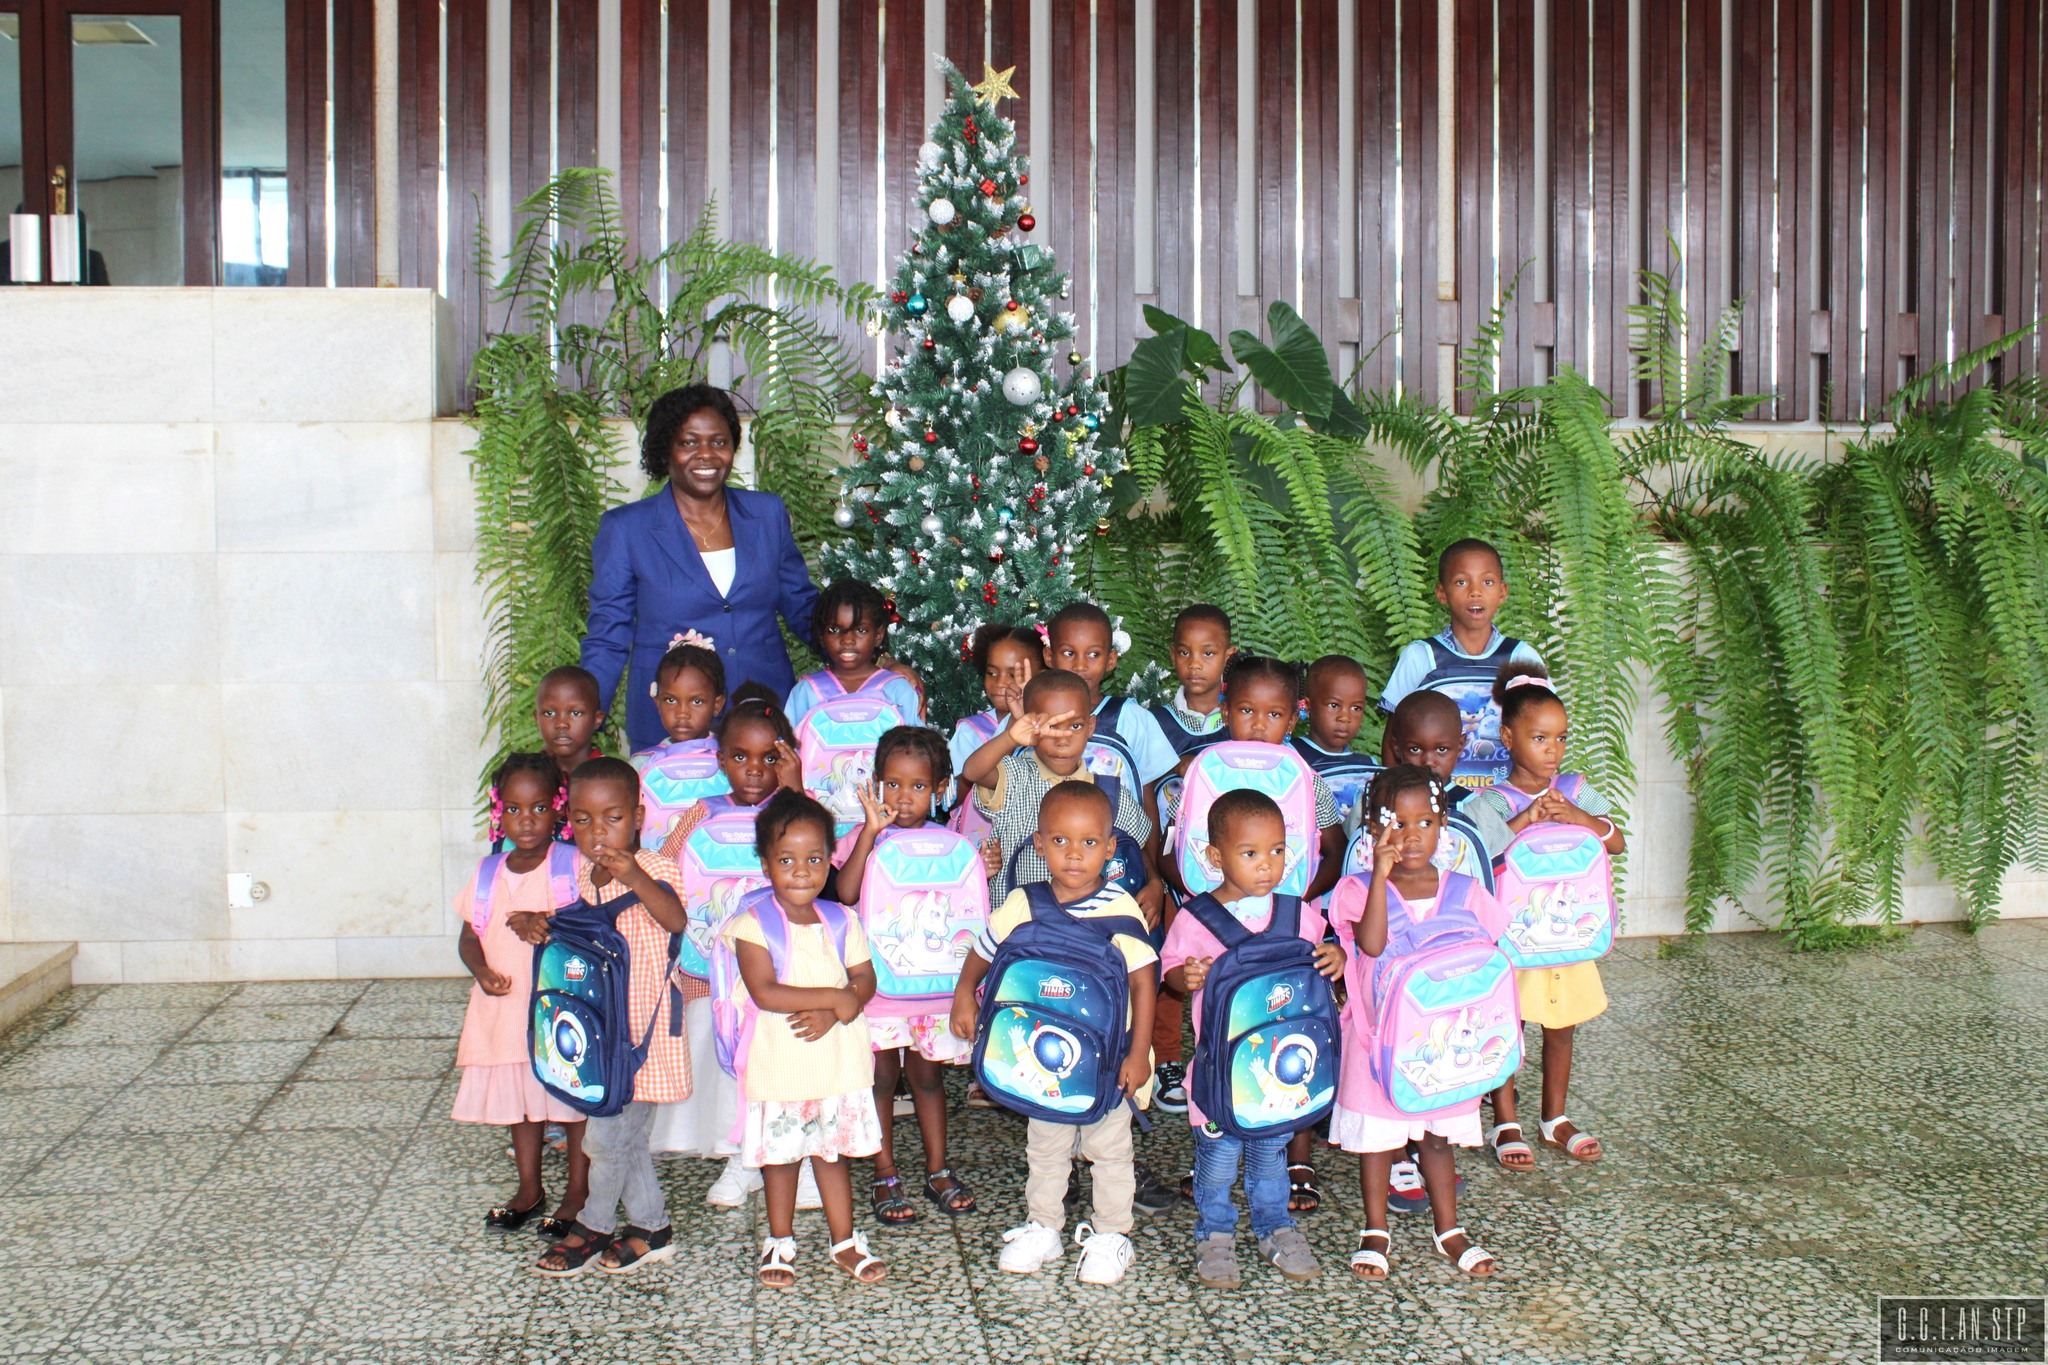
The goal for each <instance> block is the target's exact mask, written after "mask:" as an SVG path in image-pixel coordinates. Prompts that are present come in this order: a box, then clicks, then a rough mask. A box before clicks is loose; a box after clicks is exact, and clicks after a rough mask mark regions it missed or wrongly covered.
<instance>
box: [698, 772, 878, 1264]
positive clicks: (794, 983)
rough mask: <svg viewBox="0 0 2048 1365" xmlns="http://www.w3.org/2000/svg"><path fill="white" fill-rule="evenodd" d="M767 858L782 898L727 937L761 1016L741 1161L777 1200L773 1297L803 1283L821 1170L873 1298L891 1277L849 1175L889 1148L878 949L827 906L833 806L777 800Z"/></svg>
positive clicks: (762, 836) (746, 915)
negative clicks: (802, 1214) (853, 1165)
mask: <svg viewBox="0 0 2048 1365" xmlns="http://www.w3.org/2000/svg"><path fill="white" fill-rule="evenodd" d="M754 847H755V849H756V851H757V852H759V854H760V856H761V866H762V867H763V868H764V869H765V870H766V872H767V874H768V881H769V884H770V885H771V886H772V887H773V888H774V894H773V895H772V896H768V897H761V898H756V899H752V900H750V901H749V902H748V905H749V907H750V908H749V909H747V910H744V911H742V912H741V913H740V914H738V915H736V916H734V918H733V919H732V921H731V922H730V923H729V924H727V925H726V927H725V930H724V936H725V939H726V941H727V942H728V943H730V944H731V945H732V948H733V953H734V956H735V957H736V958H737V959H738V962H739V972H740V978H741V981H742V983H743V988H744V990H745V991H746V994H747V996H748V997H749V998H750V999H751V1001H752V1003H753V1005H754V1008H755V1009H756V1010H758V1011H759V1013H758V1015H757V1016H756V1017H755V1019H754V1021H753V1026H752V1029H751V1032H750V1033H748V1034H746V1035H743V1036H745V1038H746V1046H747V1052H746V1056H745V1058H744V1059H743V1060H742V1063H741V1070H742V1074H743V1075H744V1077H745V1080H744V1082H743V1085H742V1090H743V1092H744V1101H745V1105H746V1109H745V1118H744V1122H743V1133H744V1136H743V1138H742V1142H741V1156H742V1158H743V1159H744V1160H745V1161H746V1163H747V1165H748V1166H750V1167H755V1168H758V1169H759V1170H760V1171H761V1173H762V1175H763V1177H764V1178H765V1180H766V1183H767V1186H768V1236H767V1238H766V1240H764V1241H763V1242H762V1243H761V1266H760V1276H761V1283H763V1284H766V1285H772V1286H774V1287H776V1288H788V1287H789V1286H790V1285H793V1284H795V1283H796V1237H795V1214H796V1187H797V1166H798V1164H799V1163H800V1162H803V1161H805V1160H807V1159H809V1160H811V1161H812V1162H813V1168H814V1169H815V1171H816V1172H817V1180H818V1189H819V1191H820V1193H821V1194H822V1195H823V1196H824V1204H825V1222H826V1224H827V1225H828V1226H829V1227H830V1228H831V1230H832V1246H831V1249H830V1252H829V1255H830V1256H831V1259H832V1263H833V1264H834V1265H836V1266H838V1267H839V1268H840V1269H841V1270H844V1271H845V1272H846V1273H847V1274H849V1275H851V1276H853V1278H854V1279H856V1280H858V1281H859V1282H860V1283H862V1284H874V1283H876V1282H877V1281H879V1280H881V1279H882V1277H883V1276H884V1275H885V1274H886V1273H887V1267H886V1266H884V1265H883V1264H882V1262H881V1261H879V1260H877V1259H876V1258H875V1257H873V1256H871V1255H869V1254H868V1245H867V1239H866V1238H864V1237H863V1236H861V1235H860V1234H859V1233H858V1232H855V1231H854V1229H853V1184H852V1180H851V1178H850V1177H849V1175H848V1173H847V1166H846V1161H845V1158H847V1157H850V1156H872V1155H874V1153H875V1152H876V1151H878V1150H879V1149H880V1148H881V1145H882V1132H881V1127H882V1125H881V1121H880V1120H879V1119H878V1118H877V1117H876V1114H875V1096H874V1090H873V1085H874V1074H875V1063H874V1052H873V1050H872V1049H871V1048H870V1046H869V1042H868V1028H867V1021H866V1019H865V1018H864V1017H863V1016H862V1014H861V1009H862V1007H863V1006H865V1005H866V1004H867V1002H868V999H869V998H870V997H871V996H873V995H874V993H875V972H874V968H873V967H871V966H869V965H868V944H867V935H866V934H865V933H864V932H862V930H861V926H860V919H859V917H858V916H855V915H850V914H848V913H847V912H846V910H845V909H844V908H843V907H841V906H836V905H832V904H831V903H830V902H821V901H820V899H819V898H820V897H821V896H822V895H823V894H824V891H825V887H826V884H827V883H828V882H829V881H830V880H831V877H832V859H831V855H832V816H831V813H830V812H828V811H827V810H826V809H825V808H824V807H823V806H821V805H819V804H818V803H817V802H816V801H814V800H812V799H811V798H810V797H808V796H805V795H803V794H802V793H801V792H777V793H776V794H775V796H774V797H773V798H771V799H770V800H769V802H768V804H767V805H766V806H765V807H763V808H762V811H761V815H760V818H759V819H758V821H757V822H756V824H755V835H754ZM821 906H822V907H823V908H822V909H821ZM771 915H772V916H775V917H777V918H778V919H779V920H780V921H781V923H780V925H779V926H778V929H777V937H778V938H779V939H780V940H781V941H782V942H783V943H784V944H785V945H786V947H785V951H784V953H783V960H782V962H781V964H780V965H779V967H778V964H777V962H776V960H775V955H774V954H772V953H771V951H770V949H769V946H768V944H769V938H768V933H769V931H768V930H767V929H766V928H764V927H763V917H764V916H771Z"/></svg>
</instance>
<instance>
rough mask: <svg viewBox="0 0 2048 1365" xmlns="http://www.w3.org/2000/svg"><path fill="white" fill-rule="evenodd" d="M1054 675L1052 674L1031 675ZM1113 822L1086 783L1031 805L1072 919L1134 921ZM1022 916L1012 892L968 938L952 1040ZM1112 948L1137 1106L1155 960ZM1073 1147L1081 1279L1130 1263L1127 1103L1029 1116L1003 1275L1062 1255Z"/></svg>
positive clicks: (960, 1034)
mask: <svg viewBox="0 0 2048 1365" xmlns="http://www.w3.org/2000/svg"><path fill="white" fill-rule="evenodd" d="M1052 676H1055V674H1051V673H1041V674H1040V675H1039V677H1040V678H1045V677H1052ZM1034 681H1036V679H1034ZM1064 685H1065V686H1069V687H1071V686H1073V684H1072V683H1067V684H1064ZM1113 819H1114V812H1113V811H1112V810H1111V808H1110V804H1109V797H1108V795H1107V794H1106V793H1104V792H1103V790H1102V789H1101V788H1100V787H1099V786H1096V785H1094V784H1092V783H1089V782H1084V781H1079V780H1070V781H1065V782H1061V783H1059V784H1058V785H1056V786H1054V787H1053V788H1052V789H1051V790H1050V791H1048V792H1046V793H1045V796H1044V799H1043V800H1042V801H1040V802H1039V803H1038V829H1037V831H1036V832H1035V833H1033V835H1032V836H1031V838H1032V844H1033V847H1034V849H1035V850H1036V856H1037V859H1038V861H1039V863H1040V864H1041V865H1043V866H1044V867H1045V868H1046V870H1047V880H1048V881H1049V882H1050V884H1051V886H1052V893H1053V898H1054V899H1055V900H1057V901H1058V902H1059V904H1060V905H1061V906H1062V907H1063V908H1064V909H1065V910H1066V911H1067V913H1068V914H1070V915H1073V916H1075V917H1076V918H1080V919H1091V918H1101V917H1111V916H1125V917H1133V918H1135V917H1136V915H1137V913H1138V911H1137V904H1136V902H1134V901H1133V900H1132V899H1131V897H1130V896H1129V895H1128V894H1127V893H1125V892H1122V891H1119V890H1117V889H1116V888H1114V887H1112V886H1109V885H1108V884H1107V883H1106V881H1105V879H1104V877H1103V869H1104V867H1105V866H1106V865H1107V863H1108V861H1109V856H1110V852H1111V850H1112V849H1114V848H1115V846H1116V826H1115V824H1114V823H1113ZM1030 918H1031V902H1030V898H1029V897H1028V896H1026V894H1025V893H1024V891H1023V889H1022V888H1019V889H1017V890H1015V891H1012V892H1010V893H1009V895H1008V896H1007V897H1006V898H1005V899H1004V901H1003V902H1002V904H1001V905H1000V906H998V907H997V908H996V910H995V911H994V913H992V914H991V915H990V916H989V921H988V929H987V930H986V931H985V932H984V933H983V934H982V935H981V936H980V937H979V938H977V939H976V940H975V943H974V948H973V951H971V952H969V953H968V955H967V962H966V964H965V965H964V966H963V967H962V968H961V971H960V985H959V987H958V989H956V990H955V991H954V993H953V1014H952V1028H953V1036H954V1037H956V1038H961V1039H971V1038H973V1037H974V1033H975V1024H976V1015H977V1009H976V1000H975V992H976V990H977V988H979V987H980V985H981V980H982V978H983V977H984V976H985V975H987V973H988V969H989V966H990V965H991V964H992V963H993V962H994V961H995V956H996V949H997V945H999V944H1000V943H1001V942H1002V941H1003V940H1004V939H1005V938H1007V937H1008V936H1009V935H1010V934H1011V933H1013V932H1014V931H1015V930H1016V929H1017V928H1018V927H1019V926H1020V925H1022V924H1024V923H1026V922H1027V921H1029V920H1030ZM1115 943H1116V945H1117V947H1118V949H1119V950H1120V951H1121V952H1122V953H1123V957H1124V964H1125V966H1127V967H1128V968H1129V969H1130V1006H1129V1012H1128V1014H1127V1016H1126V1023H1127V1025H1128V1027H1129V1030H1130V1050H1129V1052H1128V1053H1127V1055H1126V1056H1125V1057H1124V1059H1123V1065H1122V1066H1121V1067H1120V1068H1118V1072H1117V1080H1118V1084H1119V1085H1120V1086H1121V1087H1122V1089H1123V1091H1124V1093H1125V1094H1126V1095H1128V1096H1131V1097H1133V1098H1134V1099H1135V1100H1136V1101H1137V1102H1138V1103H1140V1104H1142V1103H1143V1102H1144V1098H1145V1096H1144V1091H1145V1090H1146V1089H1147V1088H1149V1086H1150V1084H1151V1080H1152V1062H1151V1057H1150V1052H1151V1038H1152V997H1153V994H1154V991H1155V989H1156V987H1157V970H1156V967H1155V965H1154V964H1155V963H1156V962H1157V961H1158V957H1157V955H1156V954H1155V953H1154V952H1153V951H1152V945H1151V944H1149V943H1147V942H1145V941H1144V940H1143V939H1141V938H1135V937H1133V936H1131V935H1128V934H1118V935H1117V936H1116V938H1115ZM1077 1141H1078V1144H1079V1147H1080V1149H1081V1155H1082V1156H1083V1157H1084V1158H1086V1159H1087V1160H1089V1161H1092V1162H1093V1163H1094V1182H1093V1183H1094V1218H1093V1220H1092V1221H1091V1222H1087V1223H1083V1224H1081V1226H1080V1227H1079V1228H1077V1229H1076V1230H1075V1234H1074V1240H1075V1242H1076V1243H1077V1244H1078V1245H1079V1246H1080V1247H1081V1269H1080V1278H1081V1282H1082V1283H1083V1284H1115V1283H1116V1282H1117V1281H1118V1280H1121V1279H1122V1278H1123V1277H1124V1272H1125V1271H1127V1270H1129V1269H1130V1267H1131V1263H1132V1262H1133V1261H1134V1260H1136V1259H1137V1253H1136V1252H1135V1251H1134V1250H1133V1249H1132V1247H1131V1239H1130V1230H1131V1211H1132V1208H1133V1204H1132V1199H1133V1196H1134V1193H1135V1190H1136V1185H1137V1165H1136V1163H1135V1162H1134V1161H1133V1160H1132V1142H1131V1110H1130V1107H1129V1106H1128V1105H1118V1106H1117V1107H1116V1108H1115V1109H1114V1110H1112V1111H1111V1112H1110V1114H1109V1115H1108V1116H1107V1117H1106V1118H1103V1119H1100V1120H1098V1121H1096V1122H1095V1123H1092V1124H1088V1125H1085V1126H1083V1127H1079V1128H1076V1127H1073V1126H1070V1125H1067V1124H1061V1123H1051V1122H1048V1121H1046V1120H1044V1119H1031V1120H1030V1121H1028V1123H1027V1124H1026V1125H1025V1141H1024V1147H1025V1156H1026V1159H1027V1161H1028V1162H1029V1175H1028V1177H1027V1178H1026V1180H1025V1184H1024V1206H1025V1217H1026V1220H1027V1221H1026V1222H1025V1223H1024V1225H1023V1226H1022V1227H1016V1228H1012V1229H1010V1230H1009V1231H1008V1232H1006V1233H1004V1234H1003V1242H1004V1246H1003V1250H1002V1253H1001V1255H999V1256H998V1257H997V1258H996V1264H997V1266H998V1267H1000V1268H1001V1269H1003V1270H1007V1271H1010V1272H1012V1273H1014V1274H1019V1275H1030V1274H1035V1273H1036V1272H1037V1271H1038V1270H1040V1269H1041V1268H1043V1267H1044V1265H1045V1264H1046V1262H1048V1261H1056V1260H1058V1259H1059V1258H1060V1257H1061V1256H1062V1255H1063V1254H1065V1251H1066V1245H1065V1240H1064V1238H1063V1237H1062V1235H1061V1230H1062V1229H1063V1228H1064V1227H1065V1225H1066V1207H1065V1204H1064V1194H1065V1191H1066V1187H1067V1182H1068V1180H1069V1179H1070V1178H1071V1176H1072V1174H1073V1170H1072V1159H1073V1153H1074V1148H1075V1146H1076V1143H1077Z"/></svg>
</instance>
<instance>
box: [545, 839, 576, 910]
mask: <svg viewBox="0 0 2048 1365" xmlns="http://www.w3.org/2000/svg"><path fill="white" fill-rule="evenodd" d="M579 856H580V855H579V854H578V852H577V849H576V845H574V844H550V845H548V894H549V896H550V897H551V898H552V899H553V901H554V906H555V909H557V910H559V909H561V908H562V907H563V906H565V905H574V904H575V903H576V861H577V858H578V857H579Z"/></svg>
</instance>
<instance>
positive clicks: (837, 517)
mask: <svg viewBox="0 0 2048 1365" xmlns="http://www.w3.org/2000/svg"><path fill="white" fill-rule="evenodd" d="M832 524H833V525H834V526H837V527H838V528H839V529H840V530H842V531H843V530H845V529H846V528H847V527H849V526H851V525H853V509H852V508H851V507H848V506H847V505H846V504H845V503H843V502H842V503H840V504H839V505H838V506H837V507H835V508H833V509H832Z"/></svg>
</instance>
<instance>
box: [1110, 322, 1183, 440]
mask: <svg viewBox="0 0 2048 1365" xmlns="http://www.w3.org/2000/svg"><path fill="white" fill-rule="evenodd" d="M1187 338H1188V334H1187V330H1186V329H1185V328H1179V327H1176V328H1174V329H1173V330H1171V331H1166V332H1161V333H1160V334H1159V335H1158V336H1149V337H1146V338H1145V339H1144V340H1143V341H1141V342H1139V343H1138V344H1137V345H1135V346H1133V347H1132V348H1131V358H1130V360H1129V361H1128V362H1127V363H1126V364H1125V365H1124V410H1125V411H1126V412H1127V413H1129V414H1130V419H1131V425H1133V426H1139V427H1163V426H1169V425H1171V424H1172V423H1174V422H1178V421H1179V420H1180V418H1181V414H1182V413H1183V412H1184V411H1185V410H1186V408H1187V404H1188V398H1189V396H1190V394H1191V392H1192V391H1191V389H1190V387H1189V385H1188V379H1187V374H1186V367H1187V353H1188V341H1187Z"/></svg>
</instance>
